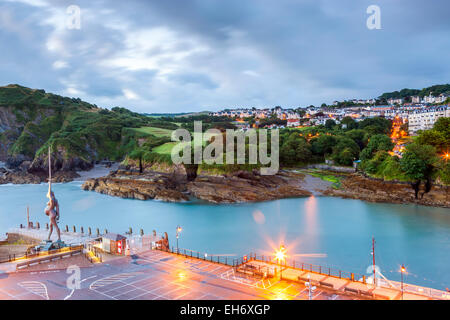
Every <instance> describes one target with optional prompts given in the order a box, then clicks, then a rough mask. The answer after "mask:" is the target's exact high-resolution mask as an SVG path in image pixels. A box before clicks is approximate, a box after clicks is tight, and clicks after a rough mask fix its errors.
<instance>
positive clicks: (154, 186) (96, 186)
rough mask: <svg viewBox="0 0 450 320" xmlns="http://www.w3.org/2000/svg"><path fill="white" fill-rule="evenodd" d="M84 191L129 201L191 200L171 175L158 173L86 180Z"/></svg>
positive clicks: (129, 173)
mask: <svg viewBox="0 0 450 320" xmlns="http://www.w3.org/2000/svg"><path fill="white" fill-rule="evenodd" d="M82 189H83V190H88V191H96V192H99V193H102V194H107V195H110V196H115V197H121V198H128V199H138V200H148V199H156V200H163V201H168V202H179V201H186V200H189V197H188V196H187V195H186V194H185V193H184V191H185V190H186V189H185V187H184V186H183V185H182V184H177V183H174V181H173V180H172V177H171V176H170V175H169V174H165V173H158V172H153V173H145V174H143V175H136V174H133V173H132V172H122V171H119V172H116V173H112V174H110V175H109V176H107V177H102V178H96V179H89V180H86V181H85V182H84V184H83V185H82Z"/></svg>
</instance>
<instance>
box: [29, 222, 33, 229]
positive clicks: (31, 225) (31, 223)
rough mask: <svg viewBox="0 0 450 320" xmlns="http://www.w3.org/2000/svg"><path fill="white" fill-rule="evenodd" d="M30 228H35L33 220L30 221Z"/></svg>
mask: <svg viewBox="0 0 450 320" xmlns="http://www.w3.org/2000/svg"><path fill="white" fill-rule="evenodd" d="M29 228H30V229H33V222H31V221H30V226H29Z"/></svg>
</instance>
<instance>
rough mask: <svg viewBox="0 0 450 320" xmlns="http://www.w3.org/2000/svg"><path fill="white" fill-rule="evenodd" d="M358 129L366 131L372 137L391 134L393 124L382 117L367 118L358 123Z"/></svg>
mask: <svg viewBox="0 0 450 320" xmlns="http://www.w3.org/2000/svg"><path fill="white" fill-rule="evenodd" d="M358 128H359V129H364V130H366V131H367V132H368V133H369V134H370V135H375V134H389V133H390V132H391V128H392V122H391V121H390V120H387V119H384V118H381V117H375V118H367V119H364V120H363V121H361V122H359V123H358Z"/></svg>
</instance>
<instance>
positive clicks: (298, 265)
mask: <svg viewBox="0 0 450 320" xmlns="http://www.w3.org/2000/svg"><path fill="white" fill-rule="evenodd" d="M248 261H261V262H264V263H267V264H270V265H273V266H277V267H279V268H280V267H281V268H283V267H284V268H291V269H294V270H299V271H308V272H314V273H317V274H321V275H324V276H329V277H335V278H339V279H347V280H351V281H354V282H361V283H366V276H365V275H361V274H358V273H354V272H348V271H343V270H340V269H336V268H331V267H325V266H320V265H314V264H311V263H305V262H301V261H295V260H289V259H285V260H284V261H283V262H282V263H278V262H277V261H276V257H275V256H265V255H261V256H258V255H256V254H253V255H250V258H249V259H248Z"/></svg>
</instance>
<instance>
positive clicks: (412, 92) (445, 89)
mask: <svg viewBox="0 0 450 320" xmlns="http://www.w3.org/2000/svg"><path fill="white" fill-rule="evenodd" d="M430 93H432V94H433V95H434V96H438V95H440V94H441V93H449V94H450V84H438V85H434V86H431V87H428V88H423V89H406V88H405V89H402V90H400V91H393V92H385V93H383V94H382V95H381V96H380V97H379V98H380V99H386V100H387V99H391V98H392V99H400V98H406V97H410V96H420V97H421V98H423V97H424V96H428V95H430Z"/></svg>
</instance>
